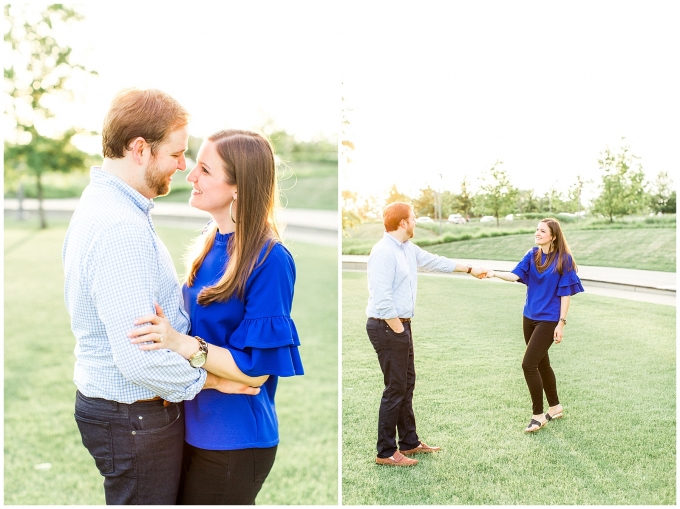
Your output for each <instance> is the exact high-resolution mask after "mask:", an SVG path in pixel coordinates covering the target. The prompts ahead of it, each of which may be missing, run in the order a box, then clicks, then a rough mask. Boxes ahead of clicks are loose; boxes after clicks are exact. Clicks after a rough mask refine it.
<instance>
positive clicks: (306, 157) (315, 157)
mask: <svg viewBox="0 0 680 509" xmlns="http://www.w3.org/2000/svg"><path fill="white" fill-rule="evenodd" d="M262 130H263V131H264V132H265V133H266V134H267V136H268V137H269V140H270V141H271V143H272V145H273V146H274V152H275V153H276V154H277V155H278V156H279V158H281V159H282V160H283V161H287V162H290V161H323V162H332V163H337V162H338V144H337V141H335V140H331V139H327V138H324V137H321V136H317V137H316V138H315V139H313V140H310V141H301V140H298V139H297V138H296V137H295V135H293V134H290V133H288V132H287V131H286V130H285V129H280V128H277V127H275V126H274V123H273V121H271V120H269V121H268V122H267V123H266V124H265V125H264V126H263V128H262Z"/></svg>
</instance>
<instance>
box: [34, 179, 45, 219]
mask: <svg viewBox="0 0 680 509" xmlns="http://www.w3.org/2000/svg"><path fill="white" fill-rule="evenodd" d="M36 183H37V185H38V216H39V217H40V229H41V230H44V229H45V228H47V221H46V220H45V211H44V210H43V204H42V202H43V188H42V180H40V173H38V174H37V175H36Z"/></svg>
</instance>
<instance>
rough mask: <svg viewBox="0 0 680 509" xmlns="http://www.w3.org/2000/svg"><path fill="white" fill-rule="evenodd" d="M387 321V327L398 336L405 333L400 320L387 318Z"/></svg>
mask: <svg viewBox="0 0 680 509" xmlns="http://www.w3.org/2000/svg"><path fill="white" fill-rule="evenodd" d="M385 321H386V322H387V325H388V326H389V327H390V329H392V330H393V331H394V332H396V333H397V334H401V333H402V332H404V324H403V323H401V320H399V318H386V319H385Z"/></svg>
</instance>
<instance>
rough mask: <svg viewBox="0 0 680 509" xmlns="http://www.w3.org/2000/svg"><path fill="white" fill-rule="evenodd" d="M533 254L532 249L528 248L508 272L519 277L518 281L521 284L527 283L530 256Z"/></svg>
mask: <svg viewBox="0 0 680 509" xmlns="http://www.w3.org/2000/svg"><path fill="white" fill-rule="evenodd" d="M533 254H534V249H533V248H532V249H529V251H527V252H526V254H525V255H524V258H522V260H521V261H520V262H519V263H518V264H517V265H516V266H515V268H514V269H512V270H511V271H510V272H512V273H513V274H515V275H516V276H518V277H519V280H518V282H519V283H523V284H525V285H526V284H528V283H529V271H530V270H531V257H532V256H533Z"/></svg>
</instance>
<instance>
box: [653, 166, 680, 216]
mask: <svg viewBox="0 0 680 509" xmlns="http://www.w3.org/2000/svg"><path fill="white" fill-rule="evenodd" d="M654 190H655V191H656V192H655V193H654V194H651V195H650V207H651V209H652V211H653V212H655V213H659V212H661V213H662V214H675V212H676V201H675V190H674V189H673V179H671V177H670V176H669V175H668V172H667V171H662V172H659V174H658V175H657V177H656V181H655V182H654Z"/></svg>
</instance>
